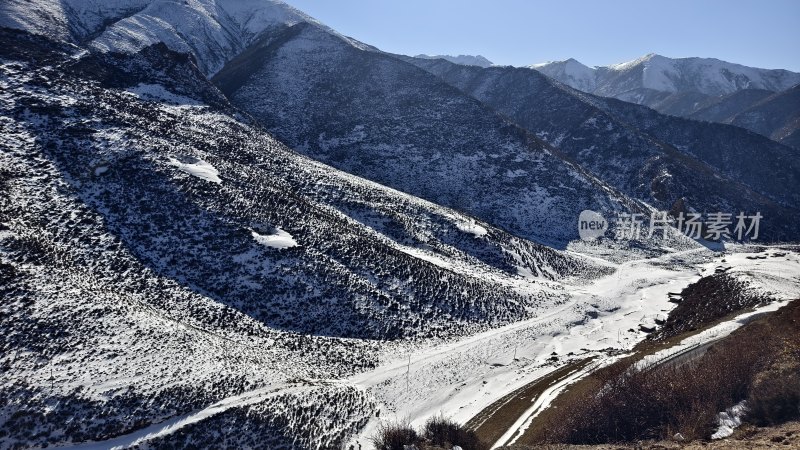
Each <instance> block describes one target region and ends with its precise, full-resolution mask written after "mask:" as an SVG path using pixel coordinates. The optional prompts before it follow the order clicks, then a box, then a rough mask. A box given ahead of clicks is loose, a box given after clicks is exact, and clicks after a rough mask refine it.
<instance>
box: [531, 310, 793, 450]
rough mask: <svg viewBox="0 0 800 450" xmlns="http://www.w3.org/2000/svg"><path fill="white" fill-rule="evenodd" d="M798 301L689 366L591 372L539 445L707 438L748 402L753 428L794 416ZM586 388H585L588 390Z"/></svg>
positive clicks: (550, 420) (544, 426) (546, 426)
mask: <svg viewBox="0 0 800 450" xmlns="http://www.w3.org/2000/svg"><path fill="white" fill-rule="evenodd" d="M799 367H800V302H794V303H793V304H792V305H789V306H787V307H785V308H783V309H781V310H779V311H778V312H776V313H774V314H772V315H770V316H768V317H765V318H762V319H759V320H757V321H754V322H752V323H750V324H748V325H746V326H744V327H742V328H741V329H739V330H738V331H737V332H735V333H733V334H732V335H731V336H730V337H729V338H727V339H725V340H723V341H722V342H719V343H717V344H715V345H714V346H712V347H711V348H710V349H709V350H708V351H707V352H706V354H705V355H703V356H702V357H700V358H698V359H696V360H695V361H692V362H689V363H686V364H683V365H680V366H674V365H669V364H667V365H662V366H657V367H655V368H652V369H649V370H645V371H633V370H629V368H630V362H627V363H625V364H615V365H612V366H609V367H607V368H605V369H603V370H600V371H598V372H596V373H595V374H593V375H592V376H591V377H590V378H591V383H590V384H585V385H584V389H582V390H581V392H579V393H577V394H575V393H573V396H572V399H571V402H570V404H569V407H561V408H559V409H557V410H551V411H550V414H549V415H548V416H547V418H546V422H545V423H541V422H540V423H539V424H538V427H537V429H538V430H540V432H539V435H538V436H536V441H538V442H551V443H554V442H559V443H573V444H596V443H613V442H630V441H635V440H641V439H644V440H647V439H665V438H670V437H672V436H673V435H674V434H675V433H678V432H680V433H681V434H682V435H683V436H684V437H686V438H687V439H701V438H706V437H708V435H709V434H710V432H711V431H712V429H713V428H714V426H715V418H716V414H717V413H718V412H719V411H721V410H724V409H725V408H727V407H730V406H732V405H733V404H735V403H737V402H739V401H741V400H742V399H748V401H749V403H751V413H750V415H749V416H748V420H751V421H753V422H754V423H762V424H769V423H780V422H782V421H786V420H792V419H795V418H797V417H798V416H800V401H799V400H798V399H800V369H798V368H799ZM587 386H591V387H589V388H587Z"/></svg>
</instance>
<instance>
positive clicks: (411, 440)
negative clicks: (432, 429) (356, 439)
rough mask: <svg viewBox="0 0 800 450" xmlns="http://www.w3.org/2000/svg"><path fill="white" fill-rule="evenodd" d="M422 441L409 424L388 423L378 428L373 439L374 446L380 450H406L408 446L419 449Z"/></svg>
mask: <svg viewBox="0 0 800 450" xmlns="http://www.w3.org/2000/svg"><path fill="white" fill-rule="evenodd" d="M421 441H422V439H420V437H419V435H417V432H416V431H414V429H413V428H412V427H411V425H409V424H408V423H407V422H406V423H388V424H382V425H381V426H380V428H378V432H377V434H376V435H375V437H373V438H372V445H374V446H375V448H376V449H378V450H404V448H405V446H407V445H414V446H416V447H417V448H419V446H420V444H421Z"/></svg>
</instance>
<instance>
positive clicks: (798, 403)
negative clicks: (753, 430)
mask: <svg viewBox="0 0 800 450" xmlns="http://www.w3.org/2000/svg"><path fill="white" fill-rule="evenodd" d="M797 419H800V367H794V368H793V370H787V371H774V372H769V373H767V374H765V376H764V377H763V378H761V379H760V380H758V381H756V383H755V384H754V385H753V387H752V389H751V390H750V395H749V397H748V399H747V414H746V416H745V420H747V421H748V422H751V423H754V424H756V425H758V426H762V427H763V426H770V425H779V424H781V423H783V422H788V421H790V420H797Z"/></svg>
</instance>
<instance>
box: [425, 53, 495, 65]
mask: <svg viewBox="0 0 800 450" xmlns="http://www.w3.org/2000/svg"><path fill="white" fill-rule="evenodd" d="M415 58H422V59H444V60H446V61H450V62H451V63H456V64H463V65H465V66H478V67H490V66H492V65H493V63H492V62H491V61H489V60H488V59H486V58H484V57H483V56H481V55H458V56H452V55H423V54H419V55H416V56H415Z"/></svg>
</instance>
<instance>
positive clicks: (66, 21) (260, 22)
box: [0, 0, 314, 75]
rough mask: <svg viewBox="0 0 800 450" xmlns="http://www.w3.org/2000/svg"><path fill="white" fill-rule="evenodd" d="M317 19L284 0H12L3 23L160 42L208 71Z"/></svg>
mask: <svg viewBox="0 0 800 450" xmlns="http://www.w3.org/2000/svg"><path fill="white" fill-rule="evenodd" d="M305 21H310V22H314V20H313V19H311V18H310V17H308V16H306V15H305V14H303V13H301V12H300V11H298V10H296V9H294V8H292V7H290V6H289V5H287V4H285V3H283V2H281V1H278V0H187V1H171V0H116V1H111V2H107V1H100V0H88V1H86V0H66V1H64V2H54V1H49V0H35V1H34V2H32V3H31V2H28V1H23V0H10V1H9V2H8V3H5V4H4V5H3V6H0V25H3V26H8V27H12V28H18V29H22V30H26V31H29V32H33V33H36V34H42V35H46V36H49V37H52V38H56V39H60V40H65V41H68V42H73V43H85V42H88V43H89V46H90V47H91V48H94V49H97V50H100V51H115V52H126V53H134V52H136V51H139V50H141V49H142V48H144V47H147V46H149V45H152V44H156V43H159V42H161V43H164V44H166V45H167V46H168V47H169V48H170V49H172V50H174V51H178V52H183V53H191V54H192V55H193V56H194V57H195V59H196V60H197V63H198V66H199V67H200V68H201V70H202V71H203V72H204V73H205V74H206V75H211V74H213V73H215V72H216V71H217V70H219V69H220V68H221V67H222V66H223V65H224V64H225V62H227V61H228V60H230V59H231V58H233V57H234V56H235V55H237V54H238V53H239V52H241V51H242V50H243V49H244V48H246V47H247V46H248V45H250V44H251V43H252V42H253V41H254V40H255V38H256V37H257V36H258V35H259V34H261V33H263V32H268V31H272V30H276V29H279V28H282V27H286V26H291V25H294V24H297V23H299V22H305Z"/></svg>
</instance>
